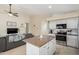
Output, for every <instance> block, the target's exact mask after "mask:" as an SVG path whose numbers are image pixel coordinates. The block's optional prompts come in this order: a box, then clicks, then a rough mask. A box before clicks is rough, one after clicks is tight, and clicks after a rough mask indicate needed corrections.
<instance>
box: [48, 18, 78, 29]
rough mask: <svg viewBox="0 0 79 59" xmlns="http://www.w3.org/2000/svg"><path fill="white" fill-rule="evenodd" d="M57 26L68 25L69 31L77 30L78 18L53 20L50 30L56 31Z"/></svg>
mask: <svg viewBox="0 0 79 59" xmlns="http://www.w3.org/2000/svg"><path fill="white" fill-rule="evenodd" d="M56 24H67V28H68V29H76V28H77V27H78V17H71V18H64V19H58V20H52V21H50V22H49V29H56Z"/></svg>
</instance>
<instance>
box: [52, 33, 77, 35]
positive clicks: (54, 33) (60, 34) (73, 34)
mask: <svg viewBox="0 0 79 59" xmlns="http://www.w3.org/2000/svg"><path fill="white" fill-rule="evenodd" d="M52 34H55V35H59V36H68V35H70V36H78V34H67V35H64V34H57V33H52Z"/></svg>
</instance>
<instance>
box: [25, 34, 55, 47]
mask: <svg viewBox="0 0 79 59" xmlns="http://www.w3.org/2000/svg"><path fill="white" fill-rule="evenodd" d="M53 38H55V36H49V35H48V36H43V38H40V37H39V36H36V37H32V38H29V39H27V40H26V42H28V43H31V44H33V45H35V46H37V47H41V46H43V45H44V44H46V43H47V42H49V41H51V40H52V39H53Z"/></svg>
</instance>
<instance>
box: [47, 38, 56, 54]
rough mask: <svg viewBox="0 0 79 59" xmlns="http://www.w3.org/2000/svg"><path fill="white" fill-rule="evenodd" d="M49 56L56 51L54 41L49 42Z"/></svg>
mask: <svg viewBox="0 0 79 59" xmlns="http://www.w3.org/2000/svg"><path fill="white" fill-rule="evenodd" d="M48 50H49V52H48V53H49V55H52V54H53V53H54V52H55V51H56V40H55V39H53V40H51V41H50V42H49V49H48Z"/></svg>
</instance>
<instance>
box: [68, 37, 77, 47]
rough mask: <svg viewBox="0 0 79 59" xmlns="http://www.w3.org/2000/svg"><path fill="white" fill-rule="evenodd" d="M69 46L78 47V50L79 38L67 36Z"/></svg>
mask: <svg viewBox="0 0 79 59" xmlns="http://www.w3.org/2000/svg"><path fill="white" fill-rule="evenodd" d="M67 45H68V46H71V47H76V48H78V39H77V36H71V35H68V36H67Z"/></svg>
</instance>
